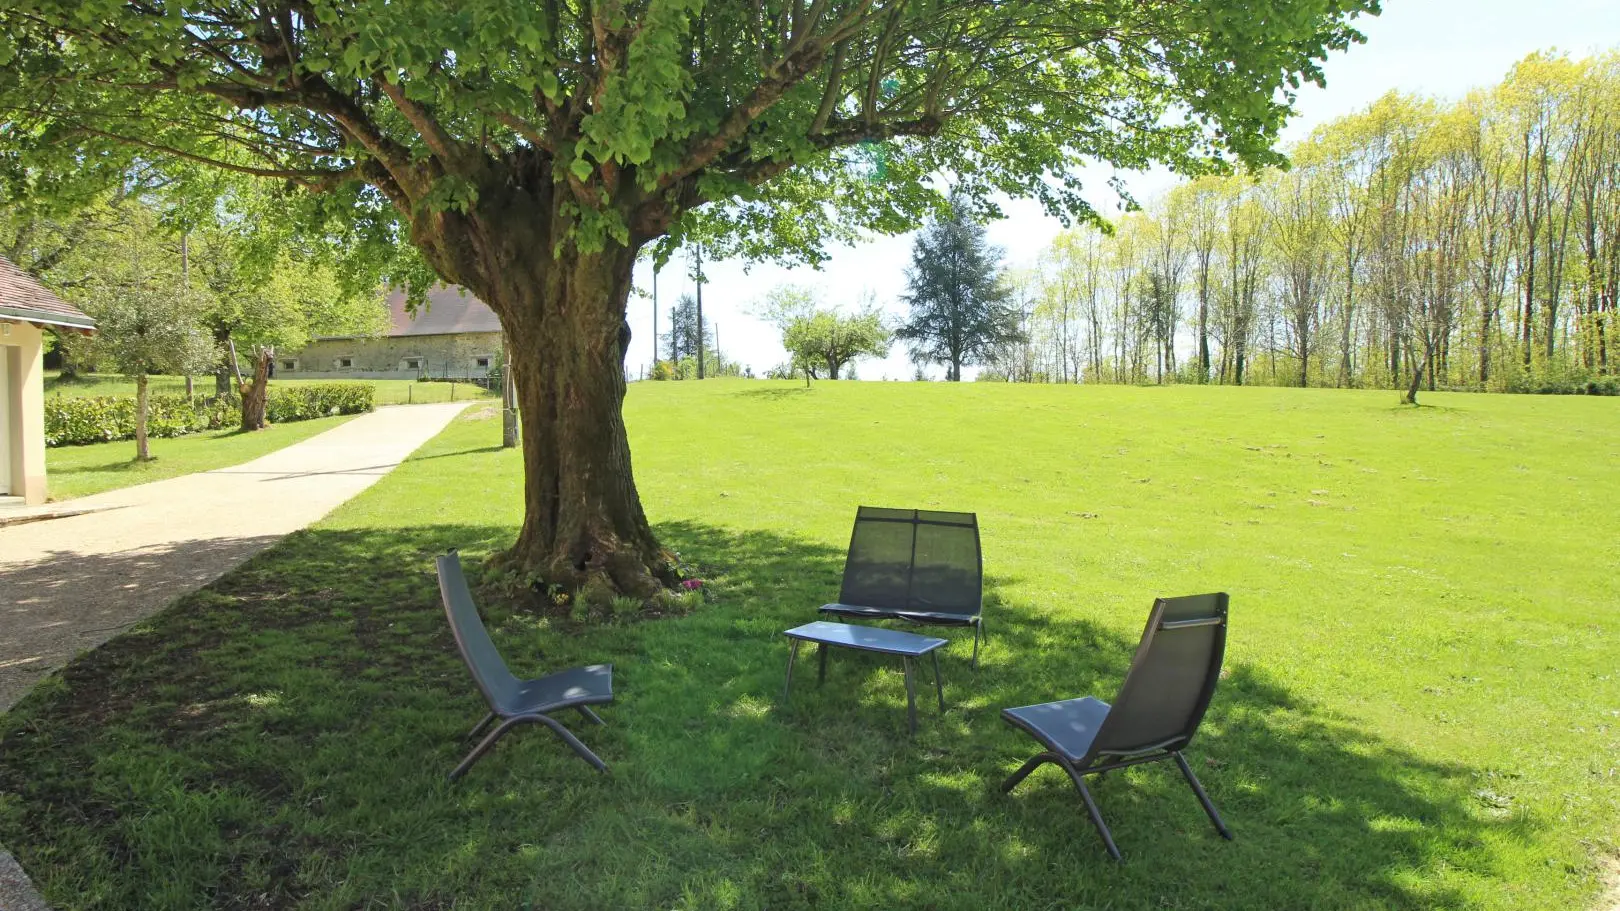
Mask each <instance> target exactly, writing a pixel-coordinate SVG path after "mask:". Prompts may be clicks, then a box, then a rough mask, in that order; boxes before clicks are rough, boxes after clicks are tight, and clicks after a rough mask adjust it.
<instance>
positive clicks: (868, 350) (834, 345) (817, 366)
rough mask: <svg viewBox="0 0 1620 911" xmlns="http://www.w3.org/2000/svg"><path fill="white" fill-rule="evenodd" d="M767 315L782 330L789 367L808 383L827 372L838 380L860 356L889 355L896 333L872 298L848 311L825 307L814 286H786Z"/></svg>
mask: <svg viewBox="0 0 1620 911" xmlns="http://www.w3.org/2000/svg"><path fill="white" fill-rule="evenodd" d="M762 315H763V316H765V318H766V319H769V320H770V321H771V322H773V323H775V324H776V326H777V328H779V329H781V330H782V347H783V348H785V349H787V353H788V358H789V368H788V369H789V371H790V372H802V373H803V374H804V376H805V380H806V381H807V382H808V381H809V380H810V379H812V378H815V377H818V376H821V375H825V376H826V377H827V379H830V380H836V379H838V374H839V373H840V372H841V371H843V370H844V368H845V367H847V366H849V365H850V364H852V363H853V362H854V361H855V360H857V359H858V358H863V357H884V356H886V355H887V354H888V353H889V341H890V338H891V333H890V331H889V329H888V327H887V326H885V325H884V324H883V314H882V313H881V312H879V311H878V308H877V305H876V304H875V303H874V302H872V301H871V300H868V301H866V302H865V304H863V305H862V306H861V307H860V308H859V309H857V310H856V311H855V312H853V313H846V312H844V311H842V310H839V309H838V308H836V307H824V306H821V305H820V304H819V303H818V302H817V300H816V296H815V293H814V292H813V291H811V290H810V289H808V288H800V287H796V286H792V285H784V286H782V287H779V288H774V289H772V291H771V293H770V294H769V295H767V296H766V299H765V302H764V307H763V314H762Z"/></svg>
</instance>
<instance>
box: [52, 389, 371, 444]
mask: <svg viewBox="0 0 1620 911" xmlns="http://www.w3.org/2000/svg"><path fill="white" fill-rule="evenodd" d="M375 396H376V387H374V386H370V385H367V384H364V383H309V384H299V385H297V386H280V387H277V386H272V387H271V388H270V393H269V396H268V398H267V400H266V402H265V417H266V418H267V419H268V420H269V421H270V423H272V424H283V423H287V422H290V421H307V420H310V419H312V418H324V417H329V416H331V415H338V414H359V413H361V412H364V411H370V410H371V409H372V405H373V399H374V398H375ZM240 420H241V404H240V402H239V401H238V400H237V399H236V398H235V397H232V396H217V397H213V398H199V399H197V400H195V401H190V400H188V399H186V398H185V397H184V396H175V395H154V396H151V397H149V398H148V399H147V413H146V433H147V436H149V437H153V438H158V439H163V438H168V437H178V436H184V435H186V434H188V433H199V432H201V431H204V430H218V429H219V428H221V427H229V426H231V425H232V424H235V423H237V422H238V421H240ZM134 437H135V399H134V397H133V396H95V397H85V398H77V397H68V396H52V397H50V398H47V399H46V400H45V445H46V446H74V445H82V444H86V443H106V442H110V441H113V440H129V439H134Z"/></svg>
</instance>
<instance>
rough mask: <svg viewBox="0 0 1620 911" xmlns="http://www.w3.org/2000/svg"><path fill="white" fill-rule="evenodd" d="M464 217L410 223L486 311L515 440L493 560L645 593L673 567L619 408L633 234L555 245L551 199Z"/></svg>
mask: <svg viewBox="0 0 1620 911" xmlns="http://www.w3.org/2000/svg"><path fill="white" fill-rule="evenodd" d="M485 199H486V200H487V202H486V203H485V204H483V205H481V206H480V207H479V208H478V210H476V211H475V212H474V213H472V214H471V215H469V216H459V215H451V214H446V215H441V216H437V217H435V218H434V219H432V220H431V222H419V223H418V224H417V225H416V232H417V234H418V237H417V242H418V244H419V245H420V246H422V247H423V248H424V250H425V251H427V252H428V253H429V255H430V259H431V260H432V261H433V262H434V265H435V266H436V267H437V268H438V270H439V272H440V274H441V275H444V276H445V277H446V278H447V279H450V280H452V281H457V282H459V283H460V284H462V285H464V286H466V287H467V288H468V289H469V290H471V291H472V292H473V293H474V294H476V295H477V296H478V297H479V299H481V300H483V301H484V302H485V303H487V304H489V306H490V307H491V308H492V309H493V310H494V311H495V312H496V314H497V315H498V316H499V317H500V319H501V326H502V328H503V330H504V331H505V334H506V340H507V344H508V346H509V352H510V360H509V361H508V363H507V369H509V370H510V371H511V373H512V380H513V385H514V386H515V387H516V388H515V393H516V400H517V406H518V413H519V416H520V418H521V420H520V431H521V437H522V444H523V469H524V471H523V475H524V477H523V499H524V517H523V528H522V530H521V531H520V532H519V534H518V539H517V542H516V543H515V544H513V546H512V548H511V550H509V551H507V553H506V554H505V555H504V556H503V557H502V558H501V562H503V563H505V564H506V565H507V566H509V567H511V568H512V569H515V570H517V571H519V572H522V573H524V574H526V575H531V576H533V577H535V578H536V579H538V580H541V581H544V582H546V583H548V584H555V585H559V586H562V587H564V588H567V589H570V590H574V591H578V592H582V593H584V594H586V595H587V596H589V595H590V594H591V592H592V589H595V590H596V591H601V590H602V589H603V588H605V589H606V590H607V591H608V592H611V593H620V594H627V595H632V596H636V597H642V598H650V597H652V596H653V595H655V594H657V593H658V592H659V591H660V590H661V589H663V588H664V587H665V586H667V585H673V584H674V583H675V582H676V581H677V579H676V575H675V573H674V571H673V567H672V565H671V561H670V559H669V557H668V556H667V554H666V553H665V552H664V551H663V549H662V548H661V547H660V546H659V544H658V541H657V540H656V539H655V538H654V536H653V533H652V528H651V526H650V525H649V524H648V522H647V517H646V514H645V513H644V512H643V511H642V508H641V499H640V496H639V495H638V493H637V491H636V483H635V478H634V475H633V473H632V471H631V464H630V443H629V438H628V436H627V435H626V433H625V425H624V417H623V413H622V406H623V402H624V396H625V380H624V359H625V355H626V354H627V353H628V350H629V345H630V329H629V326H628V324H627V323H626V322H625V313H626V303H627V300H628V298H629V294H630V285H631V273H632V269H633V267H634V265H635V260H636V253H637V251H638V249H639V248H640V242H638V241H636V240H632V242H631V243H629V244H619V243H616V242H615V241H614V240H612V239H608V240H606V241H605V247H604V249H602V250H600V251H596V252H582V251H580V250H579V249H578V248H577V247H576V246H574V245H573V244H572V243H570V242H565V243H564V244H562V245H560V248H559V245H554V244H553V243H552V238H553V237H558V236H561V235H562V233H563V232H564V231H565V230H566V227H567V223H566V218H567V216H566V215H565V214H563V212H562V209H561V207H560V206H557V205H554V204H552V203H553V201H552V200H547V199H537V198H535V197H534V196H531V195H528V194H524V193H510V192H506V193H501V194H499V195H497V194H496V193H491V194H489V195H487V196H486V197H485Z"/></svg>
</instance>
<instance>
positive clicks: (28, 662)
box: [0, 402, 468, 895]
mask: <svg viewBox="0 0 1620 911" xmlns="http://www.w3.org/2000/svg"><path fill="white" fill-rule="evenodd" d="M467 404H468V403H466V402H459V403H454V404H438V405H396V406H392V407H388V408H383V409H380V410H378V411H374V412H372V413H370V414H364V415H361V416H359V417H357V418H355V419H354V420H352V421H349V422H347V423H345V424H343V425H341V426H338V427H335V428H333V429H331V430H328V431H326V432H325V433H323V434H320V435H319V436H315V437H311V438H309V439H307V440H305V441H303V442H301V443H295V444H293V445H292V446H288V447H287V448H286V449H282V450H279V451H277V452H273V453H270V454H269V455H267V456H262V457H260V458H258V459H255V460H253V461H251V462H247V463H245V464H242V465H237V466H236V467H234V468H221V469H218V470H216V471H205V472H201V473H199V474H193V475H186V476H184V477H179V478H170V479H168V480H166V481H155V482H153V483H151V484H141V485H139V486H136V487H126V488H124V489H122V490H111V491H107V492H106V493H100V494H96V495H94V496H89V497H83V498H81V499H79V500H75V501H73V502H74V505H75V506H80V505H82V506H85V507H95V508H97V509H98V511H97V512H94V513H91V514H87V515H78V516H70V517H67V518H60V519H51V520H48V521H41V522H29V523H25V524H19V525H11V526H5V527H0V711H4V710H6V709H8V708H10V707H11V706H12V705H13V704H15V703H16V701H17V700H18V699H21V698H22V697H23V695H24V694H25V693H27V692H28V691H29V690H30V689H31V688H33V686H34V684H35V683H37V682H39V680H40V679H41V678H43V677H44V676H45V675H46V674H48V673H50V671H51V670H53V669H55V668H57V667H60V666H62V665H63V664H65V663H66V662H68V661H70V660H72V658H73V656H74V655H76V654H78V653H79V652H81V651H85V650H87V649H92V648H95V647H96V646H98V645H100V644H101V643H103V642H105V641H107V640H108V639H110V638H112V637H113V636H115V635H117V634H118V632H119V631H120V630H123V629H124V628H126V627H128V626H130V625H131V624H133V623H135V622H137V621H139V620H141V619H143V618H145V617H147V616H149V615H151V614H153V613H155V612H156V611H158V610H159V609H161V608H162V607H163V606H164V605H166V604H168V603H169V602H170V601H172V600H174V599H175V598H177V597H179V596H181V595H183V594H186V593H187V592H190V591H193V590H195V589H197V588H200V587H202V586H203V585H206V584H208V583H209V582H212V581H213V580H215V579H217V578H219V577H220V576H221V575H223V574H224V573H225V572H227V571H228V570H230V569H232V568H233V567H235V566H237V565H239V564H240V563H242V562H243V561H244V560H246V559H247V558H249V557H251V556H253V555H254V554H256V553H258V552H259V551H261V550H263V549H264V548H266V547H268V546H270V545H271V544H273V543H275V542H276V540H278V539H279V538H280V537H281V536H282V535H285V534H287V533H288V532H292V531H296V530H298V529H300V528H303V527H304V526H306V525H309V524H310V523H312V522H315V521H316V520H318V519H320V518H321V517H322V516H324V515H326V514H327V513H328V512H330V511H331V510H332V509H333V508H334V507H336V506H337V505H338V504H340V503H342V502H344V501H345V500H348V499H349V498H350V497H352V496H354V495H355V494H357V493H359V492H360V491H362V490H365V489H366V488H367V487H370V486H371V485H372V484H374V483H376V482H377V479H378V478H381V477H382V476H383V475H385V474H387V473H388V472H389V471H390V470H391V469H392V468H393V467H394V466H395V465H398V464H399V463H400V462H401V461H403V460H404V459H405V457H406V456H408V455H410V454H411V453H412V452H414V451H415V450H416V448H417V447H419V446H421V445H422V444H423V443H425V442H427V441H428V440H429V439H430V438H432V437H433V436H434V435H435V434H437V433H438V432H439V431H440V430H443V429H444V427H445V425H446V424H448V423H449V422H450V421H451V419H452V418H454V417H455V416H456V415H457V414H458V413H459V412H460V411H461V410H462V409H463V408H465V407H467ZM0 881H3V871H0ZM3 894H4V893H3V892H0V895H3Z"/></svg>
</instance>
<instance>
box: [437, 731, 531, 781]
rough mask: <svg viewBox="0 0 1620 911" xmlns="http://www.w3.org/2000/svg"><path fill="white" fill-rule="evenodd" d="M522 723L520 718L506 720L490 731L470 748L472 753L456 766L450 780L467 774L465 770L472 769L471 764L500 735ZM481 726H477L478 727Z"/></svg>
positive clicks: (487, 750)
mask: <svg viewBox="0 0 1620 911" xmlns="http://www.w3.org/2000/svg"><path fill="white" fill-rule="evenodd" d="M522 721H523V719H522V718H508V719H506V720H505V721H503V722H501V724H500V726H499V727H497V728H496V729H495V730H493V731H490V732H489V735H488V736H487V737H485V738H484V739H483V740H480V741H479V742H478V745H477V746H475V747H473V748H472V752H470V753H468V754H467V758H465V759H463V760H461V765H458V766H456V767H455V770H454V771H452V772H451V773H450V780H451V781H455V780H456V779H457V778H460V777H461V776H463V775H465V774H467V770H468V769H470V768H472V766H473V763H475V762H477V761H478V760H479V759H481V758H483V755H484V754H485V753H487V752H489V748H490V747H492V746H494V745H495V741H497V740H500V739H501V736H502V735H504V734H505V733H506V732H507V731H510V730H511V729H512V728H513V727H515V726H516V725H518V724H521V723H522ZM482 726H483V725H479V727H482ZM475 733H476V731H475Z"/></svg>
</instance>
